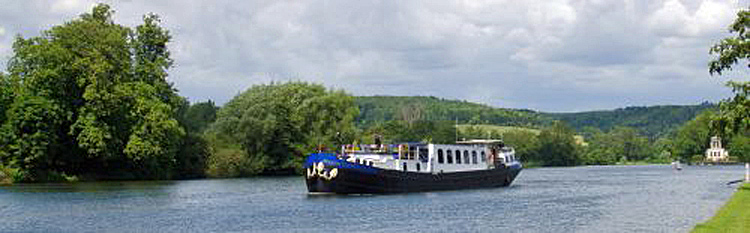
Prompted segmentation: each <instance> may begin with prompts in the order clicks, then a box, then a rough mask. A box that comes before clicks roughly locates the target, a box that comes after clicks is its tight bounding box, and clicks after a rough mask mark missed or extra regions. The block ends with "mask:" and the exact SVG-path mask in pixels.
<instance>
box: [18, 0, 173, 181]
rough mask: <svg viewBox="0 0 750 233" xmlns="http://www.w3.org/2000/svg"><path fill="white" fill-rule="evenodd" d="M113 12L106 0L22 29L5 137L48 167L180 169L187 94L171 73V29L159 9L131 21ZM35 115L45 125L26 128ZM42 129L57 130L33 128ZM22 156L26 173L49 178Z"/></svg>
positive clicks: (117, 173)
mask: <svg viewBox="0 0 750 233" xmlns="http://www.w3.org/2000/svg"><path fill="white" fill-rule="evenodd" d="M113 13H114V11H113V10H111V9H110V7H109V6H108V5H105V4H99V5H97V6H95V7H94V8H93V9H92V11H91V13H86V14H82V15H81V16H80V17H79V18H77V19H74V20H72V21H69V22H66V23H65V24H63V25H59V26H54V27H52V28H51V29H49V30H45V31H43V32H42V35H41V36H38V37H31V38H27V39H24V38H22V37H20V36H19V37H18V38H16V40H15V42H14V43H13V52H14V54H13V57H12V58H11V60H10V61H9V63H8V71H9V76H10V79H11V80H18V82H17V83H18V87H17V88H14V94H15V98H14V100H13V104H12V105H11V106H13V107H12V108H13V109H15V110H13V109H11V110H10V111H11V114H8V119H7V121H6V123H5V124H4V126H3V128H4V129H5V130H4V132H5V134H7V135H6V136H7V138H9V140H8V141H7V143H5V145H4V146H3V147H5V148H6V150H7V151H9V152H10V153H11V154H13V156H16V157H18V158H30V157H33V158H40V159H39V160H40V164H47V165H45V167H42V166H41V165H39V166H37V167H39V168H40V169H41V170H47V171H50V172H60V173H66V174H73V175H93V176H96V177H103V178H169V177H171V176H172V175H173V169H174V166H175V156H177V151H178V150H177V146H178V145H179V144H180V140H181V138H182V137H183V136H184V131H183V129H182V127H181V126H180V124H179V123H178V121H177V119H176V117H177V113H178V111H179V109H180V106H181V105H183V103H184V102H185V101H184V99H183V98H182V97H179V96H178V95H177V94H176V91H175V90H174V89H173V88H172V87H171V84H169V83H168V82H167V81H166V75H167V73H166V70H167V69H168V68H169V67H170V66H171V59H169V52H168V51H167V49H166V44H167V43H168V41H169V39H170V36H169V34H168V32H167V31H166V30H164V29H162V28H161V27H160V26H159V25H158V23H159V19H158V16H156V15H153V14H149V15H146V16H144V23H143V24H142V25H140V26H137V27H136V29H135V30H132V29H131V28H128V27H125V26H122V25H119V24H116V23H114V21H113V20H112V18H113ZM30 109H33V111H31V110H30ZM27 111H30V113H33V114H22V113H24V112H27ZM40 111H41V112H40ZM32 115H33V116H32ZM42 121H43V122H42ZM30 125H34V126H38V127H31V128H29V127H26V128H24V127H25V126H30ZM41 134H48V135H49V136H50V138H47V139H43V138H42V137H36V136H34V137H30V136H29V135H41ZM25 144H30V145H44V148H48V149H40V150H25V149H24V147H22V145H25ZM37 147H39V146H37ZM39 148H42V147H39ZM49 148H55V149H54V150H51V149H49ZM35 151H36V152H35ZM39 151H41V152H39ZM41 154H43V156H42V155H41ZM34 161H36V159H34ZM41 161H43V162H41ZM21 166H24V167H22V168H23V169H27V170H28V171H30V172H31V173H29V174H30V175H31V177H29V178H28V179H29V180H44V179H46V178H45V177H41V176H38V175H36V174H37V173H39V172H36V171H34V169H31V168H28V167H25V166H27V165H21Z"/></svg>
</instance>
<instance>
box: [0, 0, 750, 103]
mask: <svg viewBox="0 0 750 233" xmlns="http://www.w3.org/2000/svg"><path fill="white" fill-rule="evenodd" d="M99 2H102V1H99ZM103 2H104V3H108V4H110V5H111V6H112V8H113V9H114V10H115V22H116V23H120V24H123V25H126V26H131V27H134V26H136V25H138V24H140V23H141V21H142V16H143V15H144V14H146V13H149V12H152V13H156V14H158V15H160V16H161V18H162V26H164V27H165V28H167V29H168V30H169V31H170V33H171V35H172V42H171V43H170V44H169V49H170V51H171V53H172V58H173V59H174V60H175V65H174V67H172V68H171V69H170V71H169V81H170V82H172V83H174V85H175V87H176V88H177V89H178V90H179V91H180V94H181V95H183V96H185V97H187V98H188V100H190V101H191V102H198V101H206V100H209V99H210V100H213V101H215V102H216V103H217V104H223V103H226V102H227V101H229V100H230V99H231V98H233V97H234V96H235V95H237V94H239V93H241V92H242V91H244V90H246V89H247V88H249V87H251V86H252V85H258V84H268V83H270V82H284V81H290V80H293V81H307V82H314V83H320V84H322V85H324V86H326V87H329V88H334V89H343V90H345V91H347V92H348V93H350V94H352V95H365V96H367V95H406V96H415V95H420V96H436V97H441V98H446V99H460V100H468V101H472V102H479V103H484V104H488V105H491V106H494V107H501V108H521V109H532V110H537V111H545V112H576V111H589V110H603V109H614V108H621V107H626V106H652V105H688V104H700V103H702V102H705V101H709V102H718V101H720V100H721V99H723V98H727V97H729V96H731V95H732V93H731V90H730V89H729V88H727V87H725V85H724V83H726V82H727V81H729V80H747V78H746V77H748V75H747V74H748V72H747V70H746V69H741V70H739V71H738V70H735V71H734V72H730V73H728V74H725V75H722V76H710V75H709V73H708V68H707V63H708V61H709V60H711V59H712V58H713V56H712V55H709V53H708V50H709V48H710V46H711V45H713V44H715V43H717V42H718V41H720V40H721V39H722V38H724V37H728V36H731V35H732V34H730V33H729V31H728V26H729V24H731V23H732V21H733V20H734V18H735V17H736V13H737V11H738V10H740V9H741V8H743V7H747V6H748V5H750V0H730V1H718V0H684V1H678V0H666V1H660V0H639V1H630V0H622V1H616V0H607V1H600V0H589V1H562V0H544V1H542V0H539V1H536V0H528V1H516V0H508V1H502V0H500V1H484V0H474V1H447V0H446V1H400V0H393V1H388V0H374V1H343V0H342V1H334V0H329V1H327V0H323V1H312V0H310V1H276V0H273V1H270V0H269V1H220V0H219V1H176V0H175V1H141V0H132V1H103ZM96 3H97V2H95V1H80V0H62V1H15V0H0V4H1V5H2V8H0V61H2V62H1V63H0V69H1V70H5V67H6V62H7V60H8V59H9V58H10V57H12V56H13V50H12V43H13V39H14V38H15V37H16V36H17V35H21V36H22V37H25V38H28V37H33V36H38V35H40V33H41V32H42V31H43V30H45V29H49V28H50V27H52V26H54V25H60V24H63V23H64V22H66V21H70V20H72V19H75V18H76V17H78V15H80V14H82V13H85V12H89V11H90V10H91V8H92V7H93V6H94V5H95V4H96ZM737 68H743V67H742V66H740V67H737Z"/></svg>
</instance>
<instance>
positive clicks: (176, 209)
mask: <svg viewBox="0 0 750 233" xmlns="http://www.w3.org/2000/svg"><path fill="white" fill-rule="evenodd" d="M742 174H743V168H742V167H741V166H715V167H692V166H687V167H685V169H684V170H683V171H681V172H675V171H674V170H672V169H671V168H670V167H669V166H591V167H573V168H536V169H526V170H524V171H522V172H521V175H520V176H519V177H518V179H517V180H516V181H515V182H514V183H513V185H511V186H510V187H505V188H496V189H479V190H459V191H446V192H427V193H410V194H397V195H353V196H337V195H308V194H307V191H306V187H305V184H304V181H303V179H302V178H301V177H281V178H279V177H274V178H248V179H221V180H192V181H167V182H96V183H79V184H33V185H17V186H8V187H0V232H8V231H10V232H15V231H39V232H100V231H106V232H134V231H135V232H138V231H146V232H151V231H158V232H207V231H208V232H310V231H322V230H325V231H327V232H394V231H398V232H411V231H428V232H446V231H450V232H454V231H459V232H499V231H511V232H564V231H575V232H686V231H688V230H690V229H691V228H692V226H693V225H695V224H697V223H699V222H702V221H705V220H706V219H708V218H709V217H710V216H712V215H713V213H714V212H715V211H716V210H717V209H718V208H719V207H720V206H721V205H722V203H723V202H724V201H725V200H727V199H728V197H729V196H730V195H731V193H732V192H733V191H734V186H727V185H725V183H726V182H727V181H729V180H734V179H738V177H741V176H742Z"/></svg>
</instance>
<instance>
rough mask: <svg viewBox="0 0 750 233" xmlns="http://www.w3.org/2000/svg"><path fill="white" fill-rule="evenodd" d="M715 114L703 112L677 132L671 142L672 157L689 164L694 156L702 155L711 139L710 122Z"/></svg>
mask: <svg viewBox="0 0 750 233" xmlns="http://www.w3.org/2000/svg"><path fill="white" fill-rule="evenodd" d="M714 116H715V114H714V113H713V112H712V111H705V112H703V113H701V114H699V115H698V116H696V117H695V119H693V120H690V121H688V122H687V123H685V125H683V126H682V127H680V128H679V129H678V130H677V134H676V135H675V138H674V141H673V142H672V145H673V148H672V150H673V151H672V156H675V158H676V159H679V160H680V161H684V162H691V160H692V158H693V157H694V156H695V155H703V153H704V152H705V151H706V149H708V144H709V140H710V138H711V130H710V128H709V127H710V125H711V120H712V119H713V118H714Z"/></svg>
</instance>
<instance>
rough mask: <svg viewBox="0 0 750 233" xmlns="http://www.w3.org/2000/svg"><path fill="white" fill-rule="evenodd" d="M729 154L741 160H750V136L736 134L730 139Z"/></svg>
mask: <svg viewBox="0 0 750 233" xmlns="http://www.w3.org/2000/svg"><path fill="white" fill-rule="evenodd" d="M727 147H728V148H729V155H731V156H732V157H735V158H737V160H739V161H740V162H745V163H748V162H750V137H748V136H746V135H744V134H743V135H736V136H734V137H732V140H731V141H729V145H727Z"/></svg>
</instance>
